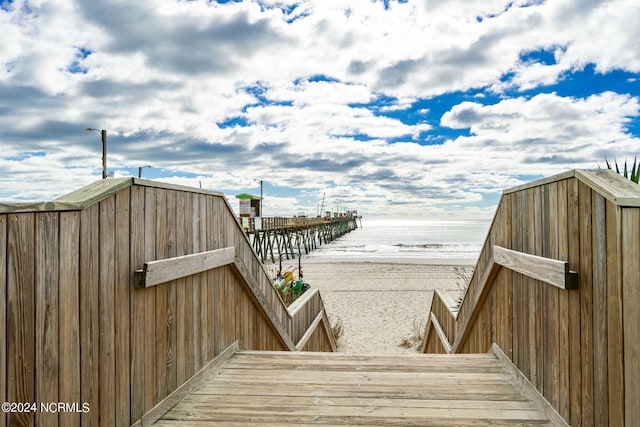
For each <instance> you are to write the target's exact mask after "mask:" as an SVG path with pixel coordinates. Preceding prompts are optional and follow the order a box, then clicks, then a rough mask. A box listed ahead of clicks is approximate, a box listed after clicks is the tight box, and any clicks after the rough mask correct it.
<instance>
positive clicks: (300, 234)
mask: <svg viewBox="0 0 640 427" xmlns="http://www.w3.org/2000/svg"><path fill="white" fill-rule="evenodd" d="M359 218H361V217H359V216H358V215H356V214H355V213H353V212H349V213H347V214H345V215H343V216H337V217H317V218H308V217H293V218H284V217H273V218H269V217H267V218H247V217H242V218H240V223H241V224H242V228H243V229H244V230H245V233H246V234H247V236H248V237H249V241H250V242H251V245H252V246H253V249H254V250H255V251H256V254H257V255H258V257H259V258H260V259H261V260H262V262H264V261H266V260H271V262H276V260H277V259H278V258H279V256H280V254H282V253H286V257H287V259H289V254H290V253H302V252H303V251H304V253H305V254H308V253H309V252H311V251H312V250H314V249H317V248H318V247H319V246H320V245H322V244H323V243H324V244H326V243H329V242H331V241H332V240H334V239H337V238H338V237H340V236H343V235H345V234H346V233H348V232H350V231H352V230H355V229H357V228H358V223H357V220H358V219H359Z"/></svg>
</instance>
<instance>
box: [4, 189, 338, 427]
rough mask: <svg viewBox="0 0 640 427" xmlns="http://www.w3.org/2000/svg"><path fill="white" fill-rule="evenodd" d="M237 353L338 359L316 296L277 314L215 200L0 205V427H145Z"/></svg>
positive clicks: (90, 193) (123, 193)
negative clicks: (331, 354) (324, 354)
mask: <svg viewBox="0 0 640 427" xmlns="http://www.w3.org/2000/svg"><path fill="white" fill-rule="evenodd" d="M191 254H193V256H192V257H191V258H189V257H187V259H188V260H189V261H190V262H187V263H183V262H176V260H178V261H183V260H184V258H179V257H184V256H187V255H191ZM214 258H215V260H214ZM158 260H163V261H162V262H158V263H155V264H154V262H155V261H158ZM185 265H188V266H189V267H185ZM154 274H155V276H154ZM163 277H164V281H163V279H162V278H163ZM238 345H239V346H240V347H241V348H245V349H255V350H310V351H332V350H334V349H335V341H334V338H333V335H332V333H331V328H330V326H329V324H328V320H327V318H326V314H325V313H324V308H323V304H322V300H321V298H320V295H319V293H318V292H307V293H306V294H304V295H303V297H302V298H301V299H300V301H298V302H297V303H296V305H295V307H292V308H291V309H287V308H286V307H285V306H284V304H283V303H282V300H281V299H280V297H279V295H278V293H277V292H276V291H275V289H274V288H273V286H272V285H271V282H270V279H269V277H268V276H267V273H266V272H265V270H264V267H263V266H262V264H261V263H260V261H259V260H258V258H257V257H256V254H255V251H254V250H253V249H252V247H251V244H250V242H249V241H248V239H247V237H246V236H245V233H244V232H243V231H242V229H241V228H240V226H239V224H238V222H237V220H236V219H235V217H234V214H233V211H232V210H231V208H230V207H229V205H228V202H227V201H226V199H225V198H224V196H223V195H222V194H220V193H214V192H207V191H202V190H198V189H192V188H186V187H178V186H172V185H166V184H160V183H154V182H151V181H145V180H139V179H133V178H132V179H115V180H112V179H108V180H102V181H99V182H97V183H94V184H92V185H90V186H88V187H86V188H84V189H81V190H78V191H77V192H74V193H71V194H69V195H67V196H65V197H63V198H61V199H58V200H56V201H54V202H49V203H42V204H11V205H0V401H1V402H12V403H14V404H15V405H13V407H11V408H9V409H10V411H8V412H6V411H5V412H3V413H0V427H4V426H6V425H10V426H13V425H39V426H43V425H46V426H57V425H60V426H72V425H100V426H103V425H104V426H107V425H108V426H112V425H117V426H128V425H132V424H138V425H147V424H149V423H151V422H153V421H154V420H155V419H156V418H157V417H158V416H159V415H160V414H161V412H162V411H163V409H166V406H167V405H171V404H173V403H175V401H176V399H179V398H180V397H181V396H182V395H184V393H185V392H188V391H189V390H190V389H191V388H193V386H194V384H195V382H196V381H197V380H198V379H199V378H201V377H202V376H203V375H205V374H206V373H207V372H208V370H210V369H211V368H212V367H215V364H216V360H217V358H218V357H220V356H221V355H223V354H225V352H228V351H232V350H233V349H234V348H237V346H238ZM57 402H62V403H63V404H65V405H66V407H62V408H60V407H57V406H55V405H54V406H51V405H50V404H51V403H57ZM25 403H30V404H34V405H35V406H30V407H26V406H25V405H22V404H25ZM18 404H21V405H20V406H19V405H18ZM43 405H44V406H43ZM47 405H49V406H47ZM154 408H155V409H154ZM3 409H4V407H3ZM47 410H49V412H47Z"/></svg>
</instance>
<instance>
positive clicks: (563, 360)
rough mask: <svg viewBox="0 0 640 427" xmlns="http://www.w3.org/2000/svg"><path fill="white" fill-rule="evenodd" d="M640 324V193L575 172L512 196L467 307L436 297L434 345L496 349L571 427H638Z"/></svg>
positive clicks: (428, 346)
mask: <svg viewBox="0 0 640 427" xmlns="http://www.w3.org/2000/svg"><path fill="white" fill-rule="evenodd" d="M529 255H535V256H537V257H538V258H532V257H530V256H529ZM576 276H577V281H576ZM639 326H640V187H638V185H636V184H633V183H631V182H630V181H628V180H625V179H624V178H622V177H620V176H618V175H617V174H615V173H613V172H611V171H608V170H599V171H570V172H567V173H564V174H561V175H558V176H555V177H552V178H549V179H545V180H541V181H537V182H534V183H531V184H528V185H525V186H521V187H518V188H514V189H512V190H508V191H505V192H504V194H503V196H502V199H501V201H500V204H499V206H498V209H497V212H496V214H495V217H494V220H493V224H492V227H491V229H490V231H489V234H488V237H487V239H486V241H485V244H484V248H483V250H482V253H481V255H480V258H479V260H478V263H477V266H476V269H475V271H474V275H473V277H472V279H471V283H470V286H469V288H468V289H467V291H466V294H465V296H464V300H463V302H462V304H461V305H460V307H459V311H458V304H456V303H455V301H452V299H451V298H450V297H448V296H447V294H446V293H436V294H435V295H434V298H433V303H432V309H431V314H430V316H429V324H428V327H427V332H426V334H425V344H424V350H425V352H429V353H431V352H435V353H445V352H448V353H477V352H486V351H487V350H488V349H490V348H491V346H492V344H493V343H495V344H496V345H497V346H498V347H499V349H500V351H501V352H502V353H504V354H505V355H506V357H507V358H508V359H510V361H511V362H512V363H513V365H515V367H516V368H517V370H519V371H520V374H521V375H523V376H524V377H525V378H526V381H525V382H528V383H530V384H531V385H532V386H533V387H534V388H535V389H536V390H537V392H539V394H540V395H542V396H543V397H544V400H546V402H547V403H548V404H550V405H551V407H553V409H554V410H555V411H556V412H557V414H559V415H560V416H561V417H562V419H564V420H565V421H566V422H567V423H569V424H570V425H572V426H591V425H596V426H606V425H610V426H622V425H627V426H632V425H634V426H635V425H640V405H639V404H638V393H639V392H640V327H639Z"/></svg>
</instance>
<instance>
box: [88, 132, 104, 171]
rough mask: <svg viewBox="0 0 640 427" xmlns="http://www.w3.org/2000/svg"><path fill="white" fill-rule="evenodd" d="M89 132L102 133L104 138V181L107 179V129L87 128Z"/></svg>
mask: <svg viewBox="0 0 640 427" xmlns="http://www.w3.org/2000/svg"><path fill="white" fill-rule="evenodd" d="M85 130H86V131H87V132H91V131H96V132H100V137H101V138H102V179H106V178H107V131H106V130H105V129H93V128H86V129H85Z"/></svg>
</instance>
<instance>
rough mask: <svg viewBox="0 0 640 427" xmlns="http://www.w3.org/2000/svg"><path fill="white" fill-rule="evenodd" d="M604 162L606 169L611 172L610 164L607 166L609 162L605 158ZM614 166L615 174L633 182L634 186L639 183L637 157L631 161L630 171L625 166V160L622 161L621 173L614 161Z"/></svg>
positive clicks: (639, 171)
mask: <svg viewBox="0 0 640 427" xmlns="http://www.w3.org/2000/svg"><path fill="white" fill-rule="evenodd" d="M604 161H605V162H606V163H607V169H611V170H613V168H612V167H611V164H609V160H608V159H606V158H605V159H604ZM614 165H615V167H616V173H618V174H620V175H622V176H624V177H625V178H627V179H629V180H631V181H633V182H635V183H636V184H638V183H639V182H638V181H640V163H638V157H637V156H636V157H635V158H634V159H633V166H631V169H629V168H628V166H627V159H624V168H623V170H622V172H620V167H619V166H618V162H617V161H616V160H614Z"/></svg>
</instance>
